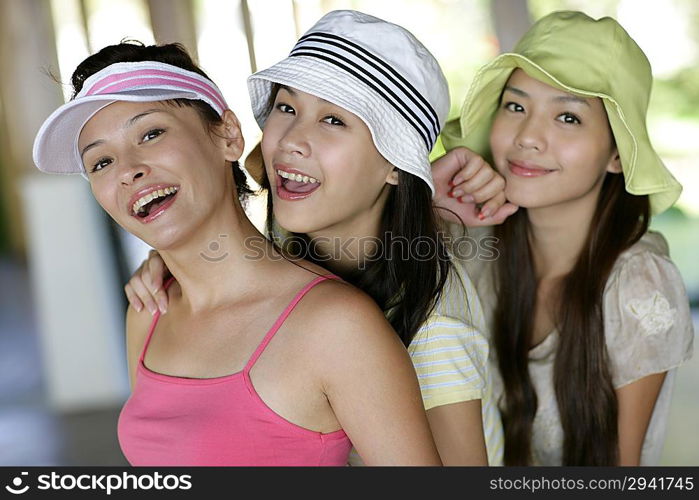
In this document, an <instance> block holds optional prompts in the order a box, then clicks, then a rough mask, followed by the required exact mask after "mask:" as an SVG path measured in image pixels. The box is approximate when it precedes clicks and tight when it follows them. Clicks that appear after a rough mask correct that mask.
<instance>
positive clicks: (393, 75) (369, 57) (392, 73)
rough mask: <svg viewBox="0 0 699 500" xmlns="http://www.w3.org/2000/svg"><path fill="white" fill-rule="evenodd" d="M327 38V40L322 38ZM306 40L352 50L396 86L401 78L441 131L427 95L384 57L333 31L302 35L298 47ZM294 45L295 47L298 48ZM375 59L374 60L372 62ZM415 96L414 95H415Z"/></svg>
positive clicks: (413, 98)
mask: <svg viewBox="0 0 699 500" xmlns="http://www.w3.org/2000/svg"><path fill="white" fill-rule="evenodd" d="M323 38H325V39H326V40H322V39H323ZM305 40H313V41H324V42H325V43H329V44H332V45H336V46H337V47H339V48H344V49H345V50H346V51H347V52H350V53H352V54H354V55H355V56H357V57H359V58H360V59H363V60H364V61H365V62H367V63H368V64H370V65H371V66H373V67H374V68H376V70H378V71H380V72H381V73H382V74H383V75H384V76H386V77H387V78H388V79H390V80H391V81H392V82H393V84H394V85H396V86H401V85H400V84H399V83H398V82H397V81H396V79H397V80H400V81H401V82H402V84H403V86H405V87H406V88H407V89H409V90H410V91H411V92H410V93H407V95H408V97H409V99H410V100H411V101H413V103H414V104H415V105H416V106H418V107H420V108H421V109H422V110H423V111H424V112H425V114H426V116H427V118H428V119H429V120H430V122H431V123H432V125H433V126H434V127H435V129H434V130H435V131H436V132H437V133H439V118H438V117H437V113H436V112H435V111H434V109H433V108H432V105H431V104H430V103H429V101H428V100H427V99H425V97H423V95H422V94H421V93H420V92H419V91H418V90H417V89H416V88H415V87H413V85H412V84H411V83H410V82H409V81H408V80H406V79H405V78H404V77H403V75H401V74H400V73H399V72H398V71H396V69H394V68H393V66H391V65H390V64H388V63H387V62H385V61H384V60H383V59H381V58H379V57H378V56H376V55H375V54H372V53H371V52H369V51H368V50H367V49H365V48H364V47H362V46H361V45H358V44H356V43H354V42H352V41H351V40H347V39H346V38H342V37H341V36H338V35H335V34H333V33H322V32H314V33H309V34H307V35H305V36H302V37H301V38H300V39H299V41H298V42H297V44H296V47H298V45H299V43H301V42H302V41H305ZM330 40H336V42H334V43H333V42H331V41H330ZM346 46H349V47H352V48H354V49H356V51H359V52H361V53H362V54H363V56H362V55H360V54H358V53H357V52H356V51H355V50H351V49H350V48H349V47H346ZM296 47H294V48H296ZM372 61H373V62H372ZM379 65H380V66H382V67H383V69H381V68H379ZM413 96H414V97H413ZM416 98H417V99H418V100H419V101H420V103H418V102H417V101H416V100H415V99H416Z"/></svg>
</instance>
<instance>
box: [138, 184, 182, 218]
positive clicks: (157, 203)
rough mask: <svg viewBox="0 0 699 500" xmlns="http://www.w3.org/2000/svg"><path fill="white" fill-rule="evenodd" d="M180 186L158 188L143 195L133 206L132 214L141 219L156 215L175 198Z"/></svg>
mask: <svg viewBox="0 0 699 500" xmlns="http://www.w3.org/2000/svg"><path fill="white" fill-rule="evenodd" d="M177 191H178V188H177V187H175V186H172V187H168V188H164V189H158V190H156V191H152V192H150V193H148V194H147V195H145V196H142V197H141V198H139V199H138V200H136V202H135V203H134V204H133V205H132V206H131V211H132V214H133V215H134V216H135V217H138V218H139V219H146V218H148V217H150V216H152V215H155V214H156V213H157V212H158V211H160V210H161V209H163V208H164V207H165V206H166V205H169V204H170V202H171V201H172V200H173V199H174V198H175V195H176V194H177Z"/></svg>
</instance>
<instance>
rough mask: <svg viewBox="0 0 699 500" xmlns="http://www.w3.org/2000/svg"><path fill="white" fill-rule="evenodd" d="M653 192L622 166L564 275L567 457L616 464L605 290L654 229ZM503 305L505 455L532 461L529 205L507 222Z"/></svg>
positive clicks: (607, 182) (502, 235)
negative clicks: (630, 186) (622, 260)
mask: <svg viewBox="0 0 699 500" xmlns="http://www.w3.org/2000/svg"><path fill="white" fill-rule="evenodd" d="M649 219H650V203H649V200H648V196H647V195H644V196H634V195H632V194H629V193H628V192H627V191H626V189H625V187H624V178H623V176H622V175H620V174H612V173H608V174H607V175H606V177H605V179H604V181H603V185H602V188H601V191H600V195H599V199H598V202H597V207H596V210H595V214H594V216H593V218H592V221H593V222H592V224H591V227H590V230H589V232H588V235H587V239H586V241H585V244H584V246H583V249H582V251H581V252H580V255H579V256H578V258H577V262H576V263H575V265H574V267H573V269H572V270H571V271H570V272H569V273H568V274H567V275H566V276H565V277H564V278H563V280H562V282H561V285H560V294H559V295H558V297H559V298H558V302H557V303H558V307H557V311H556V312H557V314H556V315H555V318H554V320H555V325H556V328H557V330H558V333H559V336H560V340H559V344H558V347H557V351H556V358H555V362H554V371H553V379H554V380H553V382H554V388H555V393H556V402H557V404H558V411H559V413H560V418H561V425H562V427H563V435H564V441H563V453H562V457H563V459H562V463H563V465H616V464H617V463H618V460H619V451H618V428H617V418H618V406H617V399H616V393H615V391H614V386H613V385H612V376H611V373H610V367H609V359H608V355H607V349H606V344H605V335H604V313H603V301H602V299H603V293H604V288H605V285H606V283H607V279H608V278H609V275H610V273H611V271H612V268H613V266H614V263H615V262H616V260H617V258H618V257H619V255H620V254H621V252H623V251H624V250H625V249H627V248H629V247H630V246H631V245H633V244H634V243H635V242H637V241H638V240H639V239H640V238H641V236H643V234H644V233H645V232H646V231H647V230H648V223H649ZM495 236H497V237H498V250H499V252H500V258H499V260H498V264H497V281H496V283H497V290H498V297H499V300H498V305H497V308H496V312H495V327H494V332H493V341H494V347H495V350H496V353H497V358H498V364H499V369H500V373H501V375H502V379H503V383H504V396H503V400H502V401H500V406H501V410H502V418H503V425H504V429H505V464H506V465H528V464H530V463H531V455H532V427H533V422H534V417H535V415H536V409H537V396H536V392H535V390H534V386H533V385H532V380H531V377H530V375H529V368H528V363H529V349H530V347H531V343H532V336H533V327H534V310H535V306H536V296H537V285H538V283H537V280H536V274H535V270H534V263H533V259H532V252H531V248H530V245H529V220H528V217H527V212H526V210H520V211H519V212H517V213H515V214H514V215H513V216H510V217H509V218H508V219H507V220H506V221H505V223H504V224H502V225H501V226H499V227H497V228H496V230H495Z"/></svg>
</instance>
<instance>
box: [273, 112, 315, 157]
mask: <svg viewBox="0 0 699 500" xmlns="http://www.w3.org/2000/svg"><path fill="white" fill-rule="evenodd" d="M279 148H280V149H281V151H283V152H284V153H287V154H289V155H291V156H300V157H304V158H305V157H307V156H308V155H309V154H310V152H311V146H310V143H309V130H308V129H307V127H306V126H305V124H304V123H303V122H302V121H301V120H300V119H298V118H297V119H296V120H293V122H291V123H289V125H288V127H287V129H286V130H285V131H284V135H283V136H282V138H281V139H280V140H279Z"/></svg>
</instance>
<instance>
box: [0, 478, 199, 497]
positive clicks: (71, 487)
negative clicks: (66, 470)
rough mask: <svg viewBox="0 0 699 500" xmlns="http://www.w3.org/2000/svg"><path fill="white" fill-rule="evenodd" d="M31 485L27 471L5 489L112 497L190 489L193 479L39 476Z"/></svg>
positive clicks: (17, 492) (21, 493) (9, 490)
mask: <svg viewBox="0 0 699 500" xmlns="http://www.w3.org/2000/svg"><path fill="white" fill-rule="evenodd" d="M35 479H36V481H35V483H32V481H31V478H30V477H29V473H28V472H20V473H19V475H18V476H15V477H14V478H13V479H12V480H11V481H10V484H8V485H6V486H5V490H6V491H8V492H9V493H12V494H13V495H18V496H19V495H23V494H25V493H27V492H29V491H33V490H39V491H75V490H82V491H95V492H104V493H106V494H107V495H111V494H112V492H117V491H150V490H161V491H174V490H190V489H192V476H191V475H189V474H179V475H177V474H161V473H160V472H153V473H148V474H132V473H129V472H121V473H119V474H60V473H58V472H51V473H50V474H39V475H38V476H36V478H35Z"/></svg>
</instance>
